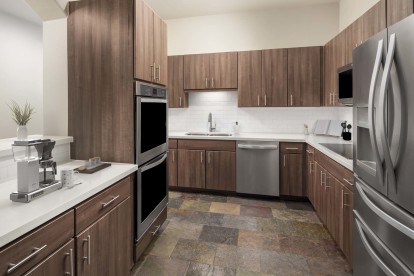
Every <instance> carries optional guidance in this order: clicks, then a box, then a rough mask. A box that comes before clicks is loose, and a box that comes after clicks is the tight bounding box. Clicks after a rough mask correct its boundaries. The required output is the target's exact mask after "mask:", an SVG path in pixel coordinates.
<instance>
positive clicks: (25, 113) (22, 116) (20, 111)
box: [7, 101, 34, 141]
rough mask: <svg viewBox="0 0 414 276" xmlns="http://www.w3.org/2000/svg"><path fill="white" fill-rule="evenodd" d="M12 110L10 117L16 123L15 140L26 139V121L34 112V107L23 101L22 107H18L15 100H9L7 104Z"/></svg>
mask: <svg viewBox="0 0 414 276" xmlns="http://www.w3.org/2000/svg"><path fill="white" fill-rule="evenodd" d="M7 106H8V107H9V108H10V110H11V112H12V119H13V121H15V122H16V124H17V125H18V127H17V140H19V141H25V140H27V127H26V125H27V123H28V122H29V121H30V119H32V116H33V113H34V107H32V106H31V105H30V104H29V103H27V102H26V103H25V105H24V107H20V106H19V105H18V104H17V103H16V102H15V101H11V103H10V105H7Z"/></svg>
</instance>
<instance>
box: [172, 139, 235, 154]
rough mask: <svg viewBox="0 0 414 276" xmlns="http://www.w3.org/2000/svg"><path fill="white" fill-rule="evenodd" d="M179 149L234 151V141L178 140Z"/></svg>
mask: <svg viewBox="0 0 414 276" xmlns="http://www.w3.org/2000/svg"><path fill="white" fill-rule="evenodd" d="M178 148H179V149H189V150H217V151H236V141H217V140H184V139H183V140H178Z"/></svg>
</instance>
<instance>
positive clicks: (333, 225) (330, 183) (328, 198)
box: [324, 172, 339, 237]
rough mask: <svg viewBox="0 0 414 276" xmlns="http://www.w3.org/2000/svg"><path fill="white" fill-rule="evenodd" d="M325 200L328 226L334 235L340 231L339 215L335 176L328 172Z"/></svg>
mask: <svg viewBox="0 0 414 276" xmlns="http://www.w3.org/2000/svg"><path fill="white" fill-rule="evenodd" d="M324 202H325V210H326V227H327V228H328V230H329V232H330V233H331V234H332V236H334V237H335V236H336V235H337V232H338V231H339V228H338V224H339V219H338V218H339V216H338V213H336V212H335V211H336V208H335V203H336V202H335V178H334V177H333V176H332V175H331V174H330V173H328V172H326V184H325V186H324Z"/></svg>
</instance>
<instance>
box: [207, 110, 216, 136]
mask: <svg viewBox="0 0 414 276" xmlns="http://www.w3.org/2000/svg"><path fill="white" fill-rule="evenodd" d="M208 123H209V126H208V131H209V132H213V131H215V130H216V124H214V127H213V115H212V114H211V112H210V113H209V114H208Z"/></svg>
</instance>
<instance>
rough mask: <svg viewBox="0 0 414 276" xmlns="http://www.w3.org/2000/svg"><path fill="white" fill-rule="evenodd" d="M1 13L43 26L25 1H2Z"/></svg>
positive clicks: (0, 4) (0, 5) (0, 2)
mask: <svg viewBox="0 0 414 276" xmlns="http://www.w3.org/2000/svg"><path fill="white" fill-rule="evenodd" d="M0 12H4V13H7V14H11V15H13V16H16V17H19V18H22V19H25V20H27V21H30V22H33V23H36V24H38V25H42V20H41V19H40V17H39V16H38V15H37V14H36V13H35V12H34V11H33V10H32V8H31V7H30V6H29V4H27V3H26V1H25V0H0Z"/></svg>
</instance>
